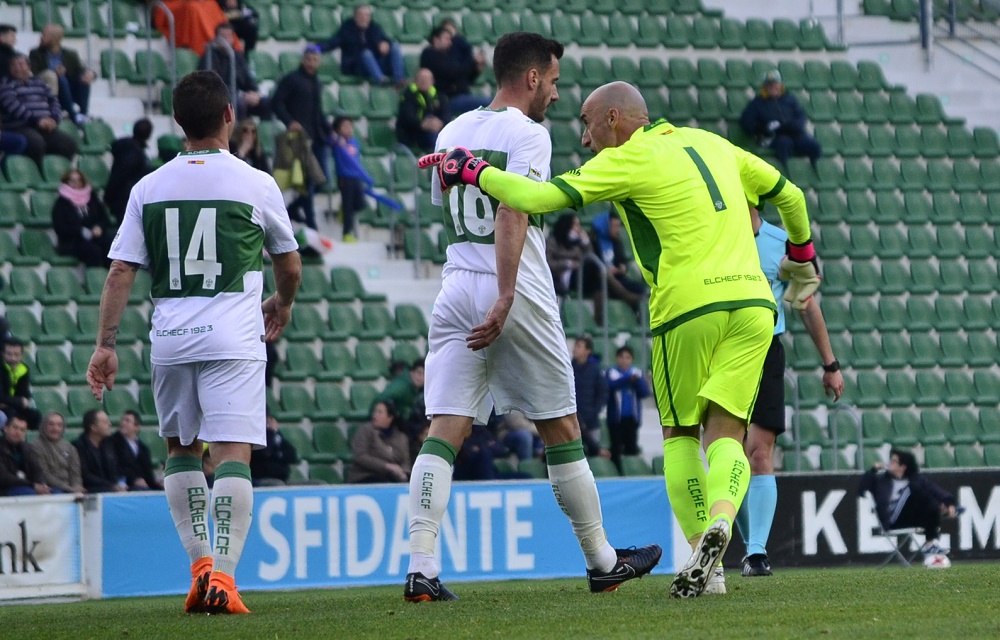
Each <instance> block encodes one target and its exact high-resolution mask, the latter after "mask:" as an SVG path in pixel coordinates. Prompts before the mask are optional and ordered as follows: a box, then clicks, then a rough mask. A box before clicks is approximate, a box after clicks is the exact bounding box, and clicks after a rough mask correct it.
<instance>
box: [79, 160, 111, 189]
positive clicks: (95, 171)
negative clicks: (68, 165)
mask: <svg viewBox="0 0 1000 640" xmlns="http://www.w3.org/2000/svg"><path fill="white" fill-rule="evenodd" d="M77 165H78V166H77V168H78V169H80V171H82V172H83V173H84V174H85V175H86V176H87V178H89V179H90V182H91V184H93V185H94V187H96V188H97V189H104V187H106V186H107V185H108V178H109V177H110V175H111V169H110V168H109V167H108V165H107V164H105V162H104V158H102V157H101V156H86V155H84V156H80V157H79V158H78V159H77Z"/></svg>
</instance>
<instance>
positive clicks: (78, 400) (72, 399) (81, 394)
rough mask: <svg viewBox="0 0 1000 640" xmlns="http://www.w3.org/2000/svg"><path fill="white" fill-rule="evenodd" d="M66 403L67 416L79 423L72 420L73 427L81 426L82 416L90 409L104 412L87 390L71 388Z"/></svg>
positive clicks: (102, 407)
mask: <svg viewBox="0 0 1000 640" xmlns="http://www.w3.org/2000/svg"><path fill="white" fill-rule="evenodd" d="M88 360H89V356H88ZM66 401H67V402H66V404H67V409H68V410H69V416H73V418H75V419H79V420H80V422H76V421H75V420H74V423H75V424H74V426H75V425H76V424H82V420H83V414H85V413H86V412H88V411H90V410H91V409H99V410H102V411H103V410H104V405H102V404H101V403H100V402H98V401H97V400H96V399H95V398H94V394H92V393H91V392H90V389H87V388H81V387H77V388H71V389H70V390H69V391H68V392H67V393H66ZM69 416H67V417H66V419H67V421H69Z"/></svg>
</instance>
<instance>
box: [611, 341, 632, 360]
mask: <svg viewBox="0 0 1000 640" xmlns="http://www.w3.org/2000/svg"><path fill="white" fill-rule="evenodd" d="M623 353H627V354H629V355H630V356H632V357H633V358H635V351H632V347H630V346H628V345H627V344H626V345H624V346H621V347H618V351H615V357H618V356H620V355H622V354H623Z"/></svg>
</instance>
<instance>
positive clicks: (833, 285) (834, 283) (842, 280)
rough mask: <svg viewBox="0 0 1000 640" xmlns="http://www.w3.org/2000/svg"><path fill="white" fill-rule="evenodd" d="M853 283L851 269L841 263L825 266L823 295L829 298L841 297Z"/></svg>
mask: <svg viewBox="0 0 1000 640" xmlns="http://www.w3.org/2000/svg"><path fill="white" fill-rule="evenodd" d="M850 282H851V271H850V268H849V267H847V266H845V265H843V264H841V263H840V262H833V261H830V262H827V263H825V264H824V265H823V293H824V294H826V295H828V296H840V295H843V294H845V293H847V288H848V286H849V284H850Z"/></svg>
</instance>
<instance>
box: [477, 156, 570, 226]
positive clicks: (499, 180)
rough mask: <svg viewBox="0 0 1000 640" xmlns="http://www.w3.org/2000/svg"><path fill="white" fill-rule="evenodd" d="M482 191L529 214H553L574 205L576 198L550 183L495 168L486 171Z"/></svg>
mask: <svg viewBox="0 0 1000 640" xmlns="http://www.w3.org/2000/svg"><path fill="white" fill-rule="evenodd" d="M479 188H480V190H481V191H483V192H484V193H487V194H489V195H491V196H493V197H494V198H496V199H497V200H499V201H500V202H502V203H504V204H506V205H507V206H509V207H510V208H512V209H516V210H518V211H523V212H524V213H528V214H543V213H551V212H553V211H559V210H560V209H565V208H567V207H572V206H573V199H572V198H570V197H569V196H568V195H567V194H566V192H564V191H563V190H562V189H560V188H559V187H557V186H555V185H554V184H552V183H551V182H537V181H535V180H532V179H531V178H527V177H525V176H519V175H517V174H516V173H507V172H506V171H502V170H500V169H497V168H496V167H488V168H487V169H486V170H484V171H483V173H482V175H481V176H479Z"/></svg>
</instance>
